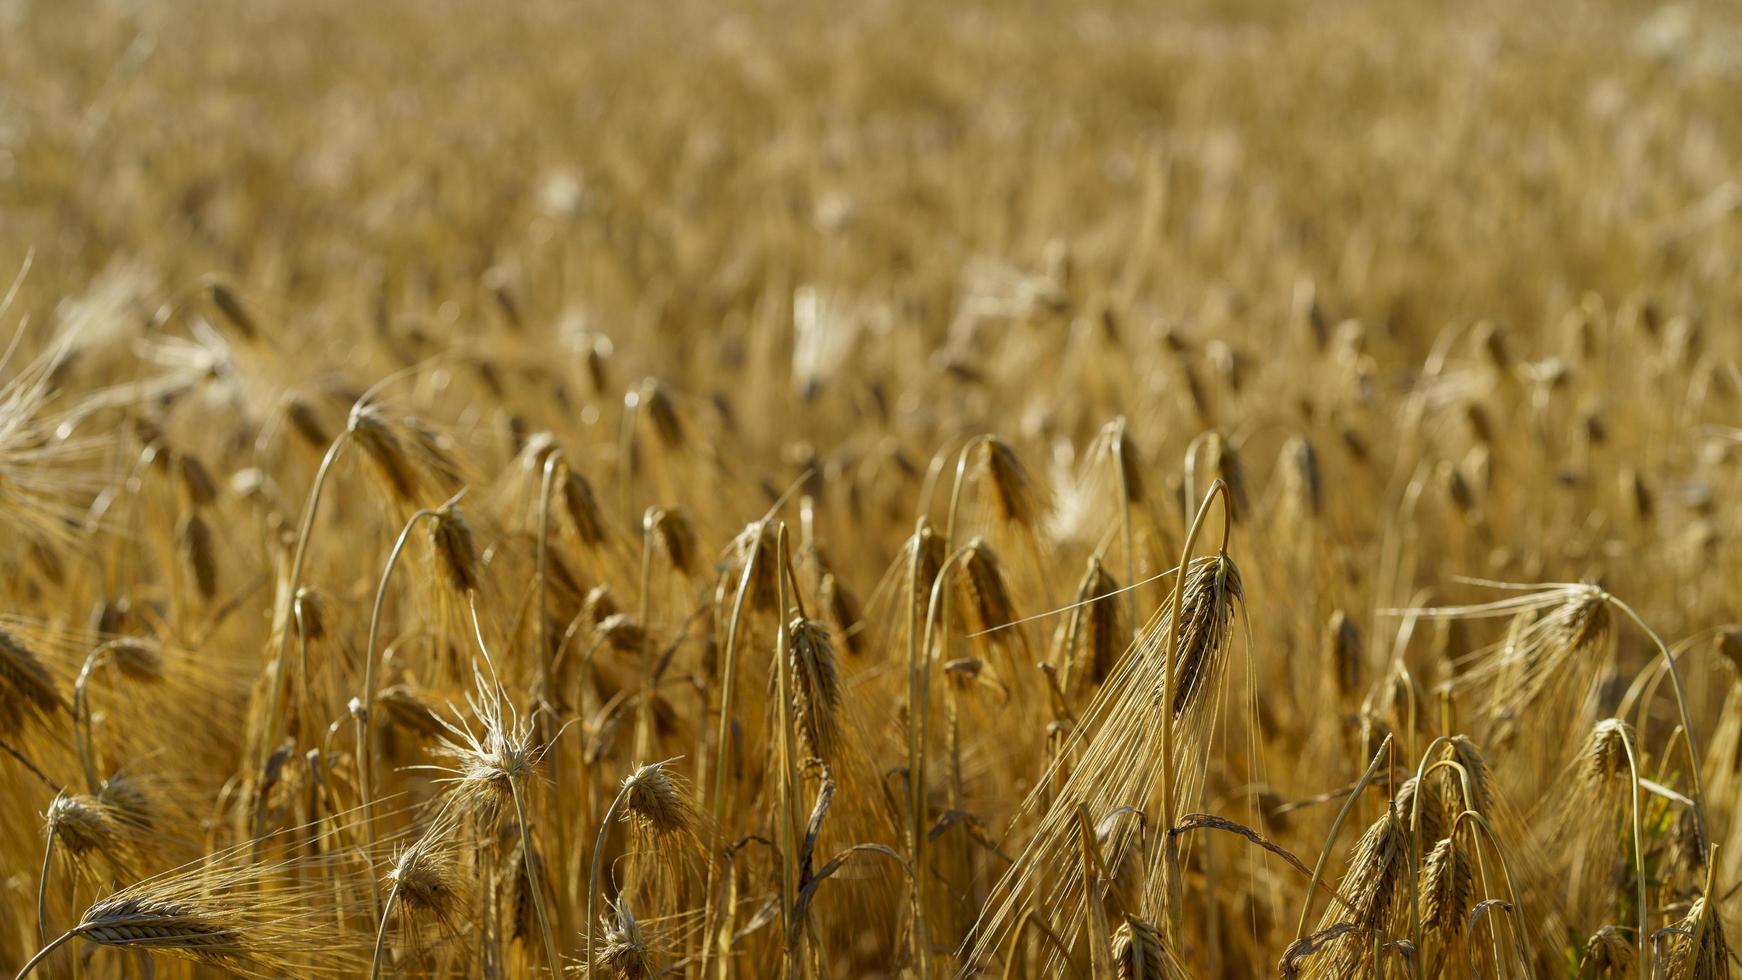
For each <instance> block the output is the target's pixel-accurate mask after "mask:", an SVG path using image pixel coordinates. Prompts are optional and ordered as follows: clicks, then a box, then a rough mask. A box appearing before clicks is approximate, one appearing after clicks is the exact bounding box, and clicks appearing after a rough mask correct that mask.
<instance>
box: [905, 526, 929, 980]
mask: <svg viewBox="0 0 1742 980" xmlns="http://www.w3.org/2000/svg"><path fill="white" fill-rule="evenodd" d="M926 530H927V521H926V518H925V515H924V514H921V515H920V516H919V519H918V520H917V521H915V522H914V529H913V538H912V543H911V544H910V545H909V547H908V556H907V558H908V562H907V715H908V717H907V807H908V817H909V820H908V850H909V852H910V861H911V864H912V867H913V869H914V871H913V876H912V879H913V881H912V884H913V922H912V924H911V929H910V931H911V932H912V933H913V957H914V963H915V964H916V967H917V970H918V972H919V974H920V976H921V978H922V980H923V978H924V977H925V975H926V972H927V971H926V952H927V947H928V946H929V942H928V941H927V939H926V927H925V886H924V884H923V874H922V872H921V871H920V868H921V867H923V864H922V860H921V859H922V857H923V855H924V852H925V806H924V799H925V783H924V779H925V776H924V772H923V764H924V760H925V742H924V740H923V733H922V732H921V731H920V728H919V725H918V724H917V723H916V715H918V714H919V713H920V705H922V704H924V703H925V695H924V693H923V689H924V685H925V680H926V670H925V663H924V661H923V660H922V659H921V647H920V640H919V630H920V623H919V588H920V582H919V563H920V542H921V541H923V540H924V538H925V534H926Z"/></svg>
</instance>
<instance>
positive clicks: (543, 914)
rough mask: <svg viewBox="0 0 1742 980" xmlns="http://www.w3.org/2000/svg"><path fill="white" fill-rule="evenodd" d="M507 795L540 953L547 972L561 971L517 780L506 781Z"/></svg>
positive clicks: (560, 974)
mask: <svg viewBox="0 0 1742 980" xmlns="http://www.w3.org/2000/svg"><path fill="white" fill-rule="evenodd" d="M508 791H509V795H510V796H512V797H513V798H514V817H515V819H516V820H518V821H520V853H521V854H522V855H524V856H525V859H524V860H523V861H522V862H521V864H522V865H523V866H524V867H525V871H526V890H527V891H529V892H531V893H532V911H533V912H534V913H536V914H537V915H538V931H539V934H540V935H542V936H543V937H544V955H545V959H546V960H548V961H549V963H550V975H551V976H552V977H553V978H555V977H561V976H562V975H563V969H562V965H563V963H562V957H561V956H560V955H559V954H558V953H557V951H556V934H555V933H553V932H552V931H551V928H550V913H549V912H548V911H546V910H545V907H544V869H543V868H542V867H540V866H539V863H538V862H537V861H535V860H534V859H533V855H534V854H535V853H537V852H535V851H534V850H533V849H532V827H531V826H530V825H528V824H527V822H526V804H525V802H524V801H522V800H521V798H520V795H521V794H520V780H518V779H510V780H509V781H508Z"/></svg>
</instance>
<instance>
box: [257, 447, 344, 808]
mask: <svg viewBox="0 0 1742 980" xmlns="http://www.w3.org/2000/svg"><path fill="white" fill-rule="evenodd" d="M350 437H351V430H350V429H346V430H345V431H343V432H341V433H339V434H338V436H336V437H335V438H334V439H333V444H332V445H331V446H328V447H327V453H326V455H325V456H322V457H321V465H320V468H319V469H318V470H316V471H315V479H314V484H313V485H312V486H311V487H310V488H309V496H308V504H307V505H306V506H304V507H303V510H302V526H301V527H300V528H299V529H298V530H297V534H296V552H295V555H294V557H292V558H291V560H290V582H289V583H288V585H286V587H285V591H284V602H285V606H284V607H282V608H281V609H280V611H279V613H278V614H277V615H275V616H274V617H273V619H274V623H273V625H274V626H275V627H276V628H277V629H278V653H277V654H276V655H275V656H274V657H273V661H272V684H271V685H270V686H269V688H268V691H267V700H266V725H265V727H263V728H262V729H261V737H260V749H259V753H258V755H259V757H258V759H256V764H255V771H256V772H257V773H264V772H265V771H266V766H267V764H268V763H269V762H270V761H271V759H272V753H273V751H275V749H276V747H277V745H278V725H279V722H280V718H279V714H280V708H279V702H280V701H281V700H283V698H284V668H285V666H286V663H285V662H286V661H287V660H288V659H289V657H290V623H289V619H290V609H289V608H288V607H289V604H290V603H291V602H292V601H294V600H295V598H296V592H297V589H299V588H301V587H302V571H303V566H304V564H305V563H306V562H307V561H308V539H309V535H310V534H311V533H312V532H313V530H314V524H315V515H316V513H318V512H319V511H320V506H321V491H322V490H323V489H324V488H325V487H326V485H327V475H328V474H330V473H331V472H332V469H333V464H334V463H335V462H337V461H338V459H339V455H340V453H342V452H343V451H344V448H345V445H346V443H347V442H349V440H350ZM255 829H256V830H259V828H258V827H256V828H255Z"/></svg>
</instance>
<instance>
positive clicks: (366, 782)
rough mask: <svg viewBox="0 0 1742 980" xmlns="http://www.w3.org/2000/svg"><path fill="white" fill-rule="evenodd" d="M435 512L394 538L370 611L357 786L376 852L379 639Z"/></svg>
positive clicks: (421, 514) (419, 516)
mask: <svg viewBox="0 0 1742 980" xmlns="http://www.w3.org/2000/svg"><path fill="white" fill-rule="evenodd" d="M434 515H435V511H433V510H430V509H429V508H427V507H426V508H424V509H422V510H419V511H418V512H417V513H415V514H412V515H411V518H410V519H409V520H407V521H406V522H405V527H404V528H403V529H402V530H401V531H400V532H399V537H398V538H397V539H396V540H395V541H394V542H393V550H392V551H390V552H388V553H387V565H386V567H384V568H383V569H382V570H381V581H380V582H379V583H378V584H377V585H376V587H375V607H374V608H373V609H372V610H371V611H370V613H369V642H368V645H367V646H365V647H364V648H363V697H362V701H363V708H362V717H361V718H360V719H358V721H359V726H360V729H361V730H360V731H358V733H357V739H358V743H359V744H358V745H357V789H358V792H359V794H360V795H361V797H362V803H363V837H364V841H365V843H366V844H367V847H368V853H370V854H373V853H375V808H374V806H373V805H372V804H373V803H374V801H375V778H374V777H375V682H376V677H375V643H376V641H377V640H379V639H380V636H381V612H382V610H383V609H384V608H386V605H387V586H388V583H389V582H390V581H391V580H392V578H393V569H394V568H395V567H396V566H397V565H398V564H399V556H400V555H401V554H402V553H403V552H404V551H405V544H406V542H407V541H409V540H411V532H412V530H413V529H414V528H416V527H417V522H418V521H421V520H423V519H424V518H426V517H433V516H434ZM370 890H371V894H372V895H373V896H374V904H375V906H377V907H378V906H379V905H380V904H381V885H380V883H379V882H376V881H375V880H374V879H373V878H371V879H370Z"/></svg>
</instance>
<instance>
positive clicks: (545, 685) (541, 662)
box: [533, 449, 574, 936]
mask: <svg viewBox="0 0 1742 980" xmlns="http://www.w3.org/2000/svg"><path fill="white" fill-rule="evenodd" d="M561 463H562V450H561V449H552V450H551V451H550V453H549V454H548V455H547V456H545V460H544V476H543V479H542V480H541V481H540V483H539V489H538V583H537V591H538V598H537V612H536V613H535V614H534V617H533V620H534V625H533V637H534V639H535V641H536V642H537V644H538V646H537V649H538V683H539V686H540V689H541V691H542V694H541V698H542V699H543V700H544V701H545V703H544V704H542V705H539V704H535V705H533V709H534V717H535V718H537V719H539V727H540V738H539V740H540V741H541V742H543V743H545V744H548V745H550V746H551V751H550V782H551V789H552V795H551V798H552V800H554V801H555V804H556V810H557V823H558V825H559V826H567V825H568V821H567V820H566V819H565V816H564V813H563V810H564V803H565V802H566V801H567V800H568V795H567V794H566V793H564V792H563V778H562V777H563V766H562V746H561V745H560V744H559V743H558V742H557V740H556V738H555V737H554V736H553V735H552V734H551V728H552V727H553V726H552V722H561V720H562V719H561V718H560V717H559V718H553V719H549V720H546V719H547V712H548V713H550V714H554V713H555V711H556V705H557V703H558V702H559V701H560V699H559V698H558V697H557V696H556V690H555V687H554V686H553V683H554V682H553V680H552V673H553V672H552V669H551V667H552V665H551V660H552V657H553V654H552V651H551V648H550V636H549V630H550V627H549V621H548V615H549V606H548V604H547V602H546V597H547V592H548V579H549V572H548V569H549V557H550V496H551V486H552V484H553V483H554V482H555V478H556V468H557V466H558V465H561ZM554 727H557V728H560V727H561V726H560V724H558V725H555V726H554ZM556 848H557V852H556V866H557V867H558V868H563V869H567V868H568V866H569V838H568V835H567V834H558V835H556ZM563 875H564V876H565V877H566V875H567V872H566V870H565V871H564V872H563ZM573 905H574V903H573V901H572V899H571V896H570V892H569V890H568V889H567V888H564V887H561V886H560V885H559V887H558V888H557V928H558V929H560V930H561V931H562V934H563V935H565V936H566V935H568V934H569V923H570V921H571V919H572V918H573Z"/></svg>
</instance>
